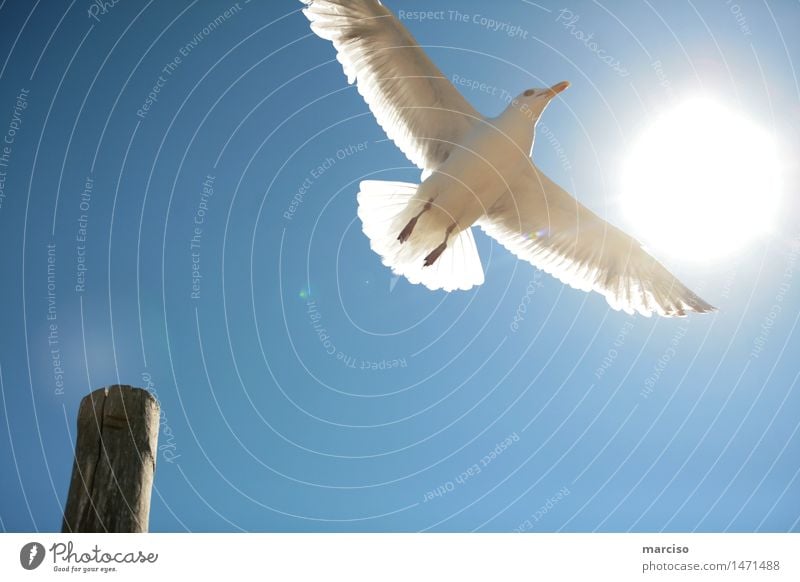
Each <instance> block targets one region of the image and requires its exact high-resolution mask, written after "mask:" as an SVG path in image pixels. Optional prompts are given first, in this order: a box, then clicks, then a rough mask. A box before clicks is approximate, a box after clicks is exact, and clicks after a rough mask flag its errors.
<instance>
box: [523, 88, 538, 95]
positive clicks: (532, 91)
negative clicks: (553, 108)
mask: <svg viewBox="0 0 800 582" xmlns="http://www.w3.org/2000/svg"><path fill="white" fill-rule="evenodd" d="M534 93H536V91H534V90H533V89H528V90H527V91H525V93H524V95H525V97H530V96H531V95H533V94H534Z"/></svg>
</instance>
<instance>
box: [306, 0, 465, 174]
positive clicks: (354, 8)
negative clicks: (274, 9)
mask: <svg viewBox="0 0 800 582" xmlns="http://www.w3.org/2000/svg"><path fill="white" fill-rule="evenodd" d="M301 1H302V2H303V3H304V4H306V5H307V6H306V8H305V9H304V10H303V13H304V14H305V15H306V17H307V18H308V19H309V20H310V21H311V29H312V30H313V31H314V32H315V33H316V34H317V35H318V36H320V37H322V38H324V39H327V40H330V41H332V42H333V46H334V47H335V48H336V51H337V53H338V54H337V59H338V60H339V62H340V63H341V64H342V66H343V67H344V72H345V74H346V75H347V79H348V81H349V82H350V83H353V82H356V83H357V87H358V92H359V93H361V95H362V96H363V97H364V100H365V101H366V102H367V104H368V105H369V107H370V109H371V110H372V113H373V114H374V115H375V118H376V119H377V120H378V123H379V124H380V125H381V127H383V129H384V131H385V132H386V135H388V136H389V138H391V139H392V140H393V141H394V142H395V143H396V144H397V146H398V147H399V148H400V149H401V150H402V151H403V153H404V154H405V155H406V156H407V157H408V159H409V160H411V161H412V162H413V163H414V164H416V165H417V166H419V167H420V168H422V169H423V170H426V171H428V172H430V171H432V170H434V169H435V168H437V167H438V166H439V165H441V163H442V162H443V161H444V160H446V159H447V156H448V155H449V154H450V150H451V149H452V147H453V144H454V143H458V142H460V141H461V138H463V136H464V135H465V134H466V133H467V132H468V131H469V130H470V129H471V128H472V127H473V124H475V123H476V122H477V121H478V120H479V119H480V116H479V114H478V113H477V112H476V111H475V110H474V109H473V108H472V106H471V105H470V104H469V103H468V102H467V101H466V99H464V97H463V96H462V95H461V94H460V93H459V92H458V90H457V89H456V88H455V87H454V86H453V84H452V83H451V82H450V81H449V80H448V79H447V78H446V77H445V76H444V75H443V74H442V72H441V71H440V70H439V69H438V68H437V67H436V65H434V64H433V62H432V61H431V60H430V59H429V58H428V56H427V55H426V54H425V51H423V50H422V48H420V46H419V45H418V44H417V42H416V41H415V40H414V37H412V36H411V34H410V33H409V32H408V30H406V28H405V27H404V26H403V25H402V24H401V23H400V22H399V21H398V20H397V19H396V18H395V17H394V16H393V15H392V13H391V12H389V10H388V9H387V8H386V7H385V6H383V5H382V4H381V3H380V2H378V1H377V0H301Z"/></svg>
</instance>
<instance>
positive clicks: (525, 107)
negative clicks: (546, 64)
mask: <svg viewBox="0 0 800 582" xmlns="http://www.w3.org/2000/svg"><path fill="white" fill-rule="evenodd" d="M567 87H569V81H561V82H560V83H556V84H555V85H553V86H552V87H548V88H546V89H527V90H526V91H523V92H522V93H520V94H519V95H518V96H517V98H516V99H514V101H513V102H512V103H511V107H514V108H515V109H518V110H519V111H520V112H522V113H523V114H525V115H526V116H527V117H529V118H530V120H531V121H533V122H534V123H535V122H536V121H537V120H538V119H539V116H540V115H541V114H542V111H544V109H545V107H547V104H548V103H550V101H551V100H552V99H553V97H555V96H556V95H558V94H559V93H561V92H562V91H563V90H564V89H566V88H567Z"/></svg>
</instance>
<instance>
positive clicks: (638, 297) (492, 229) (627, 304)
mask: <svg viewBox="0 0 800 582" xmlns="http://www.w3.org/2000/svg"><path fill="white" fill-rule="evenodd" d="M479 225H480V226H481V228H482V229H483V230H484V231H485V232H486V233H487V234H488V235H489V236H491V237H492V238H494V239H496V240H497V241H498V242H499V243H500V244H502V245H503V246H504V247H506V248H507V249H508V250H509V251H511V252H512V253H514V254H515V255H516V256H517V257H518V258H520V259H523V260H525V261H528V262H530V263H531V264H532V265H533V266H534V267H537V268H539V269H541V270H543V271H545V272H547V273H550V274H551V275H553V276H554V277H556V278H558V279H559V280H561V281H562V282H564V283H567V284H568V285H570V286H572V287H575V288H577V289H582V290H584V291H592V290H594V291H597V292H599V293H602V294H603V295H605V297H606V300H607V301H608V303H609V305H611V307H613V308H614V309H620V310H623V311H626V312H628V313H633V312H634V311H638V312H639V313H641V314H643V315H648V316H649V315H650V314H652V313H654V312H655V313H658V314H659V315H662V316H683V315H685V314H686V312H688V311H695V312H698V313H707V312H709V311H714V310H715V308H714V307H713V306H711V305H709V304H708V303H706V302H705V301H703V300H702V299H701V298H700V297H698V296H697V295H695V294H694V293H693V292H692V291H691V290H689V289H688V288H687V287H686V286H684V285H683V283H681V282H680V281H678V279H676V278H675V277H674V276H673V275H672V274H671V273H670V272H669V271H668V270H667V269H666V268H665V267H664V266H663V265H661V263H659V262H658V261H657V260H655V259H654V258H653V257H652V256H650V255H649V254H648V253H647V252H646V251H645V250H644V249H643V248H642V247H641V245H640V244H639V243H638V242H637V241H636V240H634V239H633V238H631V237H630V236H628V235H627V234H625V233H624V232H622V231H621V230H619V229H618V228H616V227H614V226H612V225H611V224H609V223H607V222H606V221H604V220H603V219H602V218H600V217H599V216H597V215H596V214H594V213H593V212H592V211H591V210H589V209H588V208H586V207H585V206H583V205H582V204H580V203H579V202H578V201H577V200H576V199H575V198H573V197H572V196H570V195H569V194H568V193H567V192H566V191H564V190H563V189H562V188H561V187H560V186H558V184H556V183H555V182H553V181H552V180H550V179H549V178H548V177H547V176H545V175H544V174H543V173H542V172H541V171H539V170H538V169H537V168H536V167H535V166H534V165H533V164H531V165H529V166H528V168H527V170H526V171H524V172H523V173H522V175H521V176H520V177H519V178H517V179H516V181H515V182H514V183H512V184H511V185H510V189H509V191H507V192H506V193H505V194H503V195H502V196H501V197H500V199H498V201H497V202H496V203H495V204H494V205H493V206H492V207H491V208H490V209H489V210H488V211H487V213H486V216H484V217H483V218H482V219H481V220H480V221H479Z"/></svg>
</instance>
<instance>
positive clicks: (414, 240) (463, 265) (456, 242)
mask: <svg viewBox="0 0 800 582" xmlns="http://www.w3.org/2000/svg"><path fill="white" fill-rule="evenodd" d="M417 188H418V186H417V185H415V184H407V183H405V182H380V181H375V180H367V181H364V182H361V187H360V191H359V193H358V217H359V218H360V219H361V224H362V228H363V230H364V234H366V235H367V237H368V238H369V241H370V247H371V248H372V250H373V251H375V252H376V253H378V255H379V256H380V257H381V260H382V261H383V264H384V265H386V266H387V267H390V268H391V269H392V272H394V273H395V274H397V275H402V276H404V277H405V278H406V279H408V280H409V281H410V282H411V283H415V284H422V285H425V287H427V288H428V289H434V290H435V289H444V290H445V291H454V290H456V289H462V290H467V289H470V288H472V287H473V286H474V285H480V284H481V283H483V267H482V266H481V259H480V256H478V249H477V248H476V247H475V239H474V238H473V237H472V230H471V228H467V229H465V230H463V231H461V232H459V233H458V234H456V233H455V232H454V233H453V235H452V236H451V237H450V239H449V240H448V243H447V248H446V249H445V251H444V253H442V255H441V256H440V257H439V258H438V260H437V261H436V262H435V263H434V264H433V265H431V266H429V267H425V266H424V257H425V256H426V255H427V254H428V253H429V252H430V251H432V250H433V249H434V248H436V247H437V246H438V245H439V244H440V243H441V242H442V240H444V236H445V230H446V228H447V224H446V223H442V224H439V223H440V222H441V220H440V215H441V214H442V213H441V212H435V211H433V210H432V211H430V212H425V213H423V214H422V216H420V218H419V221H418V222H417V224H416V226H415V228H414V231H413V232H412V234H411V237H410V238H409V239H408V240H407V241H406V242H404V243H402V244H401V243H400V241H399V240H398V235H399V234H400V231H401V230H402V229H403V227H404V226H405V225H406V224H408V222H409V221H410V220H411V219H412V218H413V217H414V216H416V215H417V213H419V211H420V210H422V208H423V206H424V202H422V201H420V200H419V199H417V198H415V197H414V194H416V192H417Z"/></svg>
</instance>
